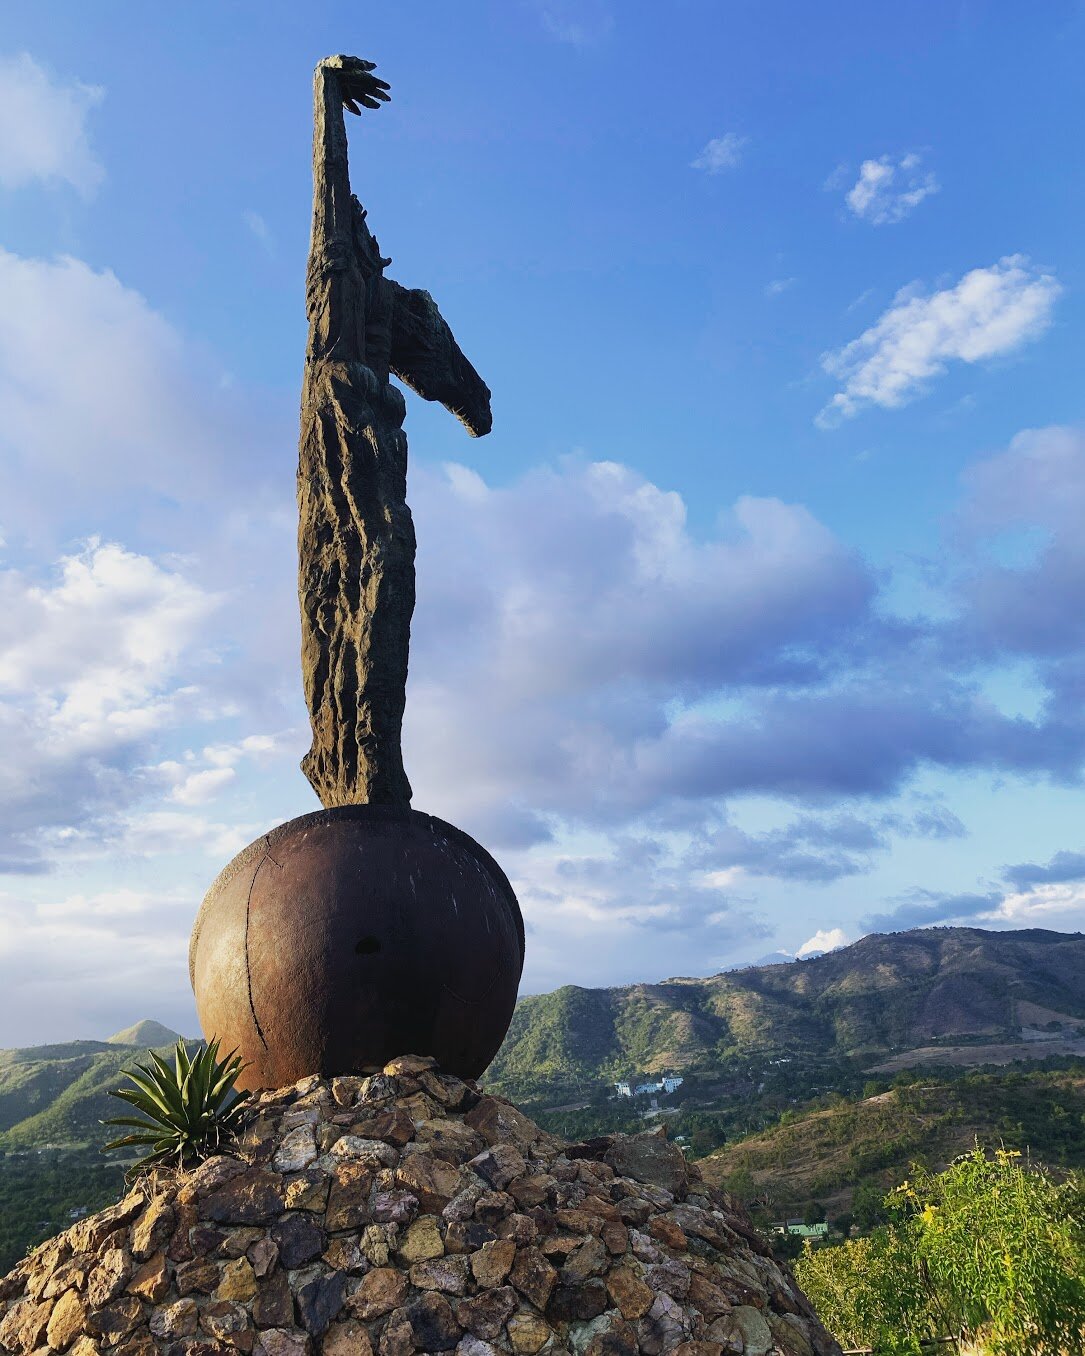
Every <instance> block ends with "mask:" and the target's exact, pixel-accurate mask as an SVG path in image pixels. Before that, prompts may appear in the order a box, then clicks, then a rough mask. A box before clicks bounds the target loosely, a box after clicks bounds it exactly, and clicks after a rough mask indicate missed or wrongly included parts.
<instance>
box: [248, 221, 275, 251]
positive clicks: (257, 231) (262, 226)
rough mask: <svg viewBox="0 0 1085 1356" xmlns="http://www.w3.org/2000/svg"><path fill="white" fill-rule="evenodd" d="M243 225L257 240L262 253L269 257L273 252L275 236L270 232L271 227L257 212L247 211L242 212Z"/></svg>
mask: <svg viewBox="0 0 1085 1356" xmlns="http://www.w3.org/2000/svg"><path fill="white" fill-rule="evenodd" d="M243 220H244V222H245V225H246V226H247V227H248V228H249V230H250V231H251V232H252V234H253V236H254V237H255V238H256V240H257V241H258V242H259V244H260V246H261V248H262V249H263V251H264V253H265V254H266V255H267V256H268V257H269V258H271V257H273V256H274V254H275V238H274V236H273V235H272V234H271V227H270V226H269V225H268V224H267V221H266V220H265V219H264V218H263V217H262V216H261V215H260V213H259V212H253V211H251V210H250V211H248V212H245V213H244V214H243Z"/></svg>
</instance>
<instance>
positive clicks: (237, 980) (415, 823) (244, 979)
mask: <svg viewBox="0 0 1085 1356" xmlns="http://www.w3.org/2000/svg"><path fill="white" fill-rule="evenodd" d="M523 965H524V924H523V919H522V918H521V915H520V908H519V905H518V904H517V902H516V896H515V895H514V894H513V891H512V886H511V885H510V884H509V882H508V880H507V878H506V876H505V873H504V872H503V871H502V870H501V868H500V867H499V866H498V864H497V863H496V862H495V861H494V859H493V858H492V857H491V856H490V854H489V853H488V852H487V851H486V850H485V848H483V847H480V846H479V844H478V843H476V842H475V840H474V839H473V838H471V837H469V836H468V835H467V834H466V833H463V832H462V831H461V830H460V829H457V828H454V827H453V826H452V825H451V824H446V823H445V822H444V821H443V820H440V819H435V818H434V817H433V816H432V815H427V814H422V813H420V812H419V811H417V810H409V809H400V808H398V807H389V806H383V805H349V806H344V807H342V808H340V809H334V810H321V811H318V812H317V813H315V814H311V815H303V816H302V817H301V818H300V819H292V820H290V822H289V823H287V824H283V825H280V827H279V828H277V829H273V830H272V831H271V833H269V834H267V835H266V836H265V837H263V838H260V839H258V840H257V841H256V842H255V843H250V844H249V846H248V847H247V848H245V849H244V851H243V852H240V853H239V854H238V855H237V856H236V857H235V858H234V860H233V861H232V862H231V863H230V864H229V866H227V867H226V868H225V870H223V871H222V872H221V873H220V875H219V877H218V879H217V880H216V881H215V883H214V884H213V885H212V886H211V888H210V890H208V892H207V895H206V897H205V898H204V901H203V904H202V905H201V906H200V912H199V915H198V916H197V919H196V926H195V927H194V928H193V931H192V942H191V945H190V947H189V975H190V978H191V980H192V989H193V992H194V993H195V995H196V1010H197V1012H198V1013H199V1018H200V1025H201V1026H202V1027H203V1031H204V1034H205V1036H207V1037H208V1039H210V1038H211V1037H213V1036H218V1037H219V1038H220V1040H221V1048H222V1050H223V1051H224V1052H225V1051H227V1050H232V1049H234V1048H235V1047H236V1049H237V1050H238V1051H239V1053H240V1054H241V1056H242V1058H243V1059H245V1060H246V1061H247V1062H248V1067H247V1068H246V1070H245V1072H244V1074H243V1075H242V1077H241V1078H240V1079H239V1080H238V1086H239V1087H246V1088H274V1087H283V1086H285V1085H286V1084H289V1083H293V1082H296V1081H297V1080H298V1079H299V1078H303V1077H305V1076H306V1075H307V1074H321V1075H322V1076H324V1077H329V1076H333V1075H335V1074H348V1073H363V1072H370V1071H372V1070H374V1069H379V1068H381V1067H382V1066H383V1065H384V1064H386V1063H387V1062H388V1060H390V1059H392V1058H394V1057H395V1056H396V1055H401V1054H404V1053H408V1052H409V1053H412V1054H420V1055H432V1056H433V1057H434V1058H435V1059H436V1060H437V1061H438V1063H439V1064H440V1067H441V1068H442V1069H444V1070H446V1071H447V1072H449V1073H453V1074H457V1075H459V1076H460V1077H461V1078H477V1077H478V1076H479V1075H480V1074H481V1073H482V1072H483V1070H484V1069H485V1068H486V1066H487V1065H488V1064H489V1063H490V1061H491V1060H492V1059H493V1057H494V1055H495V1054H496V1053H497V1050H498V1047H499V1046H500V1044H501V1042H502V1040H503V1039H504V1037H505V1032H506V1031H507V1030H508V1027H509V1022H510V1021H511V1020H512V1012H513V1008H514V1006H515V1003H516V991H517V986H518V985H519V982H520V974H521V971H522V970H523Z"/></svg>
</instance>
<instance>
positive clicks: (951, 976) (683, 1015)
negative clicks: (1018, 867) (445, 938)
mask: <svg viewBox="0 0 1085 1356" xmlns="http://www.w3.org/2000/svg"><path fill="white" fill-rule="evenodd" d="M951 1047H963V1049H958V1050H957V1052H956V1053H951ZM1048 1054H1085V936H1083V935H1082V934H1081V933H1080V932H1077V933H1066V932H1052V931H1047V930H1045V929H1041V928H1022V929H1020V930H1017V931H1010V930H1007V931H987V930H985V929H982V928H970V927H945V928H942V927H938V928H916V929H914V930H912V931H908V932H894V933H887V934H878V933H871V934H870V935H869V936H866V937H863V938H862V939H861V940H860V941H858V942H853V943H852V944H851V945H850V946H846V947H841V948H839V949H838V950H835V951H829V952H825V953H824V954H823V955H820V956H816V957H811V958H804V959H802V960H791V961H788V962H786V963H782V964H780V963H770V964H767V965H765V964H763V965H751V966H748V967H745V968H743V969H739V970H728V971H724V972H723V973H721V974H716V975H711V976H709V977H707V978H703V979H698V978H686V977H682V978H677V977H676V978H672V979H665V980H662V981H660V982H658V983H655V984H626V985H622V986H620V987H616V988H610V989H585V988H580V987H578V986H576V985H566V986H565V987H564V988H561V989H557V990H555V991H554V992H553V993H547V994H528V995H525V996H524V997H523V998H521V999H520V1001H519V1003H518V1004H517V1007H516V1012H515V1014H514V1016H513V1020H512V1025H511V1027H510V1028H509V1034H508V1036H507V1037H506V1038H505V1043H504V1045H503V1046H502V1048H501V1050H500V1051H499V1052H498V1055H497V1058H496V1059H495V1060H494V1062H493V1064H492V1065H491V1066H490V1068H489V1069H488V1070H487V1073H486V1082H487V1084H488V1085H489V1086H491V1087H493V1088H495V1090H497V1091H499V1092H501V1093H503V1094H505V1095H506V1096H511V1097H513V1098H514V1099H515V1098H517V1097H520V1098H523V1097H530V1096H533V1095H535V1091H536V1089H539V1090H542V1089H543V1088H544V1087H545V1086H546V1085H548V1084H553V1083H556V1082H566V1083H569V1084H572V1085H575V1086H579V1085H580V1084H581V1083H583V1082H591V1081H608V1080H612V1079H618V1078H625V1077H628V1076H629V1075H630V1074H639V1073H659V1072H663V1071H666V1070H668V1069H672V1070H679V1071H682V1070H697V1069H706V1070H710V1069H713V1068H718V1067H719V1065H720V1064H721V1062H723V1061H727V1060H729V1059H734V1058H739V1059H741V1058H744V1057H747V1056H756V1057H757V1058H761V1059H767V1058H786V1059H799V1060H803V1061H806V1062H807V1063H809V1061H811V1060H840V1059H845V1060H849V1061H855V1062H856V1063H857V1064H858V1065H859V1066H860V1067H863V1068H873V1067H876V1066H879V1065H883V1064H884V1065H889V1064H894V1065H895V1066H896V1067H901V1066H903V1065H905V1064H931V1063H938V1062H943V1063H946V1062H948V1063H972V1064H980V1063H986V1062H994V1063H1006V1062H1008V1061H1009V1060H1012V1059H1014V1058H1029V1057H1030V1056H1031V1057H1033V1058H1035V1057H1037V1056H1038V1055H1048Z"/></svg>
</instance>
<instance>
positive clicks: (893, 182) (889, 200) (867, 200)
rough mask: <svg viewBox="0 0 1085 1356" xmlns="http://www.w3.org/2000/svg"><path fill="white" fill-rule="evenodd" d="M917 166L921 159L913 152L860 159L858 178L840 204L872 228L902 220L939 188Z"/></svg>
mask: <svg viewBox="0 0 1085 1356" xmlns="http://www.w3.org/2000/svg"><path fill="white" fill-rule="evenodd" d="M921 163H922V158H921V157H920V156H919V155H917V154H915V153H914V152H911V153H909V154H908V155H903V156H901V157H900V158H899V159H893V157H891V156H888V155H883V156H879V157H878V159H877V160H864V161H863V163H862V165H860V167H859V178H858V179H857V180H856V181H855V184H854V185H853V187H852V188H851V189H850V190H849V192H848V193H847V194H846V195H845V198H844V201H845V202H846V203H847V204H848V207H849V208H850V209H851V211H852V212H853V213H854V214H855V216H857V217H858V218H859V219H860V220H861V221H868V222H870V224H871V225H872V226H887V225H892V224H893V223H895V222H898V221H903V220H904V218H905V217H906V216H908V214H909V213H910V212H912V211H914V210H915V208H917V207H918V206H919V204H920V203H921V202H922V201H923V199H924V198H929V197H930V196H931V195H932V194H934V193H937V192H938V190H939V187H940V186H939V183H938V180H937V179H936V178H935V176H934V175H933V174H932V173H931V171H930V170H923V169H922V168H921Z"/></svg>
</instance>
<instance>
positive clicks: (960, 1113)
mask: <svg viewBox="0 0 1085 1356" xmlns="http://www.w3.org/2000/svg"><path fill="white" fill-rule="evenodd" d="M1083 1126H1085V1069H1077V1070H1069V1071H1055V1072H1051V1071H1045V1070H1032V1071H1021V1070H1014V1071H1013V1072H1010V1073H983V1074H969V1075H967V1076H965V1077H962V1078H957V1079H953V1080H944V1079H940V1078H935V1077H931V1078H929V1079H924V1081H923V1082H921V1083H918V1084H915V1085H913V1086H908V1087H901V1088H895V1089H892V1090H890V1091H888V1092H883V1093H880V1094H878V1095H876V1096H873V1097H867V1098H861V1099H851V1100H848V1101H843V1102H842V1103H841V1104H840V1105H838V1106H833V1107H830V1108H828V1109H825V1110H816V1111H808V1112H805V1113H802V1114H799V1115H798V1116H795V1117H794V1118H790V1117H789V1118H788V1119H787V1121H786V1123H782V1124H779V1125H776V1126H773V1127H772V1128H771V1129H769V1130H767V1131H764V1132H763V1133H761V1134H757V1135H753V1136H750V1137H749V1138H748V1139H744V1140H739V1141H738V1142H736V1143H734V1144H728V1145H726V1146H725V1147H724V1148H722V1149H720V1150H717V1151H716V1152H715V1153H713V1154H711V1155H709V1157H707V1158H705V1159H703V1160H702V1161H701V1165H700V1166H701V1169H702V1171H703V1172H704V1174H705V1176H706V1177H707V1178H709V1180H711V1181H713V1182H716V1183H721V1184H722V1183H726V1182H727V1181H728V1180H729V1179H733V1178H734V1175H735V1174H736V1173H738V1174H742V1175H745V1174H747V1173H748V1174H749V1176H750V1178H752V1186H753V1188H754V1189H756V1190H759V1191H766V1192H767V1193H768V1194H769V1196H770V1198H771V1199H772V1200H773V1202H774V1203H775V1208H776V1209H777V1210H778V1211H784V1212H787V1211H800V1212H801V1209H802V1208H803V1207H804V1206H805V1205H806V1204H807V1203H808V1202H810V1201H813V1200H819V1201H821V1202H822V1204H824V1205H826V1206H828V1207H829V1210H830V1214H832V1213H833V1212H834V1211H839V1210H842V1209H846V1208H848V1206H849V1204H850V1200H851V1196H852V1193H853V1191H854V1189H855V1187H856V1186H858V1185H859V1184H860V1183H863V1182H873V1183H875V1184H876V1185H877V1186H879V1187H880V1188H882V1189H884V1190H886V1191H887V1190H889V1189H890V1188H891V1187H893V1186H895V1185H896V1184H897V1183H899V1182H900V1181H902V1180H903V1179H904V1178H905V1177H906V1176H907V1175H908V1171H909V1168H910V1166H911V1164H912V1163H913V1162H914V1161H916V1160H921V1161H923V1162H925V1163H927V1164H929V1165H930V1166H931V1167H935V1168H942V1167H945V1165H946V1164H947V1163H948V1162H949V1161H950V1159H952V1158H954V1157H955V1156H956V1155H957V1154H959V1153H964V1152H965V1151H967V1150H968V1149H970V1148H971V1147H972V1144H973V1143H974V1141H975V1140H976V1139H977V1138H979V1139H980V1141H981V1142H983V1143H985V1144H988V1145H990V1144H997V1143H999V1142H1002V1143H1004V1144H1006V1145H1007V1147H1009V1148H1014V1149H1020V1150H1022V1151H1025V1150H1028V1151H1030V1152H1031V1153H1032V1154H1033V1156H1035V1157H1036V1158H1038V1159H1040V1160H1042V1161H1043V1162H1045V1163H1049V1164H1053V1165H1061V1166H1065V1167H1083V1166H1085V1132H1083Z"/></svg>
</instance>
